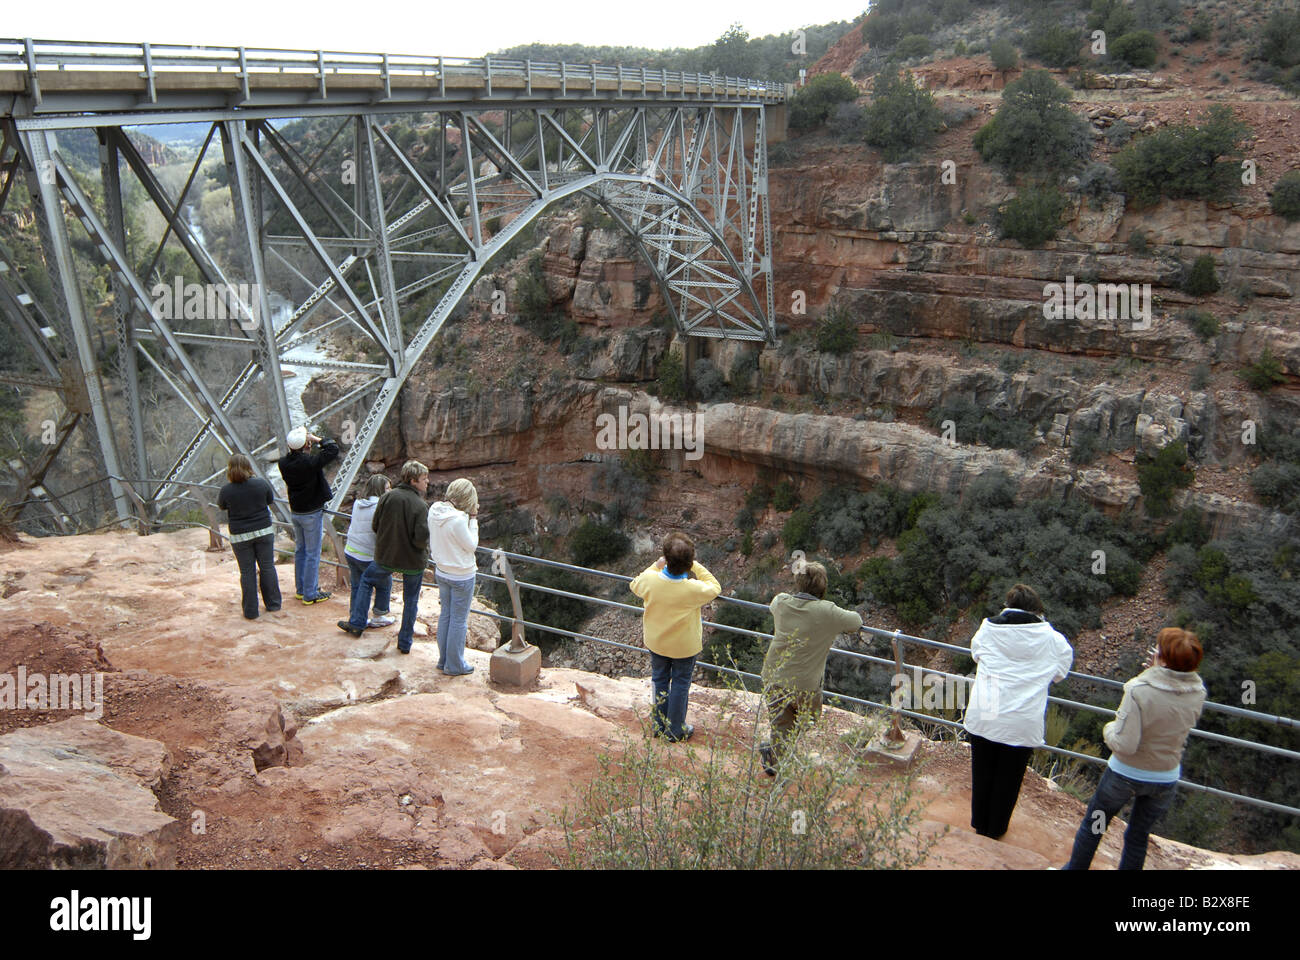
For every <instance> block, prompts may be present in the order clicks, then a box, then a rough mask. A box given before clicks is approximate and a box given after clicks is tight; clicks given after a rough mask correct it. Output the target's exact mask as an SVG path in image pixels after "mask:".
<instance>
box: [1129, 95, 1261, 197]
mask: <svg viewBox="0 0 1300 960" xmlns="http://www.w3.org/2000/svg"><path fill="white" fill-rule="evenodd" d="M1250 133H1251V130H1250V127H1249V126H1247V125H1246V124H1245V123H1243V122H1242V121H1241V120H1238V119H1237V115H1236V114H1235V113H1233V111H1232V108H1231V107H1228V106H1224V105H1219V106H1216V107H1212V108H1210V110H1208V111H1207V112H1206V113H1205V114H1204V115H1203V116H1202V117H1201V119H1200V123H1199V124H1172V125H1170V126H1167V127H1165V128H1163V129H1161V130H1157V131H1155V132H1154V133H1151V134H1148V135H1147V136H1145V137H1141V138H1139V139H1137V140H1134V141H1133V142H1132V143H1130V144H1129V145H1128V146H1127V147H1125V148H1124V149H1123V150H1121V151H1120V152H1119V153H1118V154H1116V156H1115V161H1114V165H1115V169H1116V170H1117V171H1119V177H1120V184H1121V186H1122V187H1123V192H1124V194H1125V195H1126V196H1127V197H1128V200H1129V203H1130V204H1132V205H1133V206H1135V207H1149V206H1153V205H1155V204H1156V203H1159V202H1160V198H1161V197H1169V198H1171V199H1181V198H1185V197H1186V198H1192V199H1199V200H1217V199H1223V198H1225V197H1227V196H1229V195H1230V194H1231V193H1232V192H1233V191H1234V190H1235V188H1236V186H1237V185H1238V184H1239V183H1240V171H1241V166H1240V163H1238V162H1237V160H1239V157H1238V150H1239V146H1240V144H1241V142H1242V141H1243V140H1244V139H1245V138H1246V137H1248V136H1250Z"/></svg>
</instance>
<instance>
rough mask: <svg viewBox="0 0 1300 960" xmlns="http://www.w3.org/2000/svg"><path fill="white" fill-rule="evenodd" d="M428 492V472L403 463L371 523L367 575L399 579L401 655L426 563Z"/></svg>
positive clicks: (410, 636) (411, 638)
mask: <svg viewBox="0 0 1300 960" xmlns="http://www.w3.org/2000/svg"><path fill="white" fill-rule="evenodd" d="M428 489H429V468H428V467H426V466H425V465H424V464H422V463H421V462H420V461H419V460H408V461H406V463H404V464H402V474H401V482H400V483H398V485H397V486H395V487H393V489H392V490H389V491H388V492H387V493H386V494H384V495H383V496H382V497H380V498H379V503H377V504H376V505H375V512H374V516H373V518H372V519H371V525H372V526H373V527H374V528H375V566H372V567H368V568H367V571H369V570H372V569H373V570H379V569H383V570H387V571H388V572H389V573H400V574H401V575H402V626H401V629H400V630H399V631H398V633H397V649H398V651H399V652H400V653H410V652H411V644H412V643H414V642H415V614H416V611H417V610H418V609H419V606H420V585H421V584H422V583H423V582H424V568H425V566H426V565H427V564H428V562H429V505H428V504H427V503H425V502H424V495H425V492H426V491H427V490H428ZM366 579H368V578H366ZM366 579H363V581H362V584H363V586H364V585H365V583H366ZM366 602H367V603H369V598H367V601H366ZM339 626H340V627H343V624H342V623H340V624H339ZM345 629H346V628H345Z"/></svg>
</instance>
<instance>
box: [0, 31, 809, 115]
mask: <svg viewBox="0 0 1300 960" xmlns="http://www.w3.org/2000/svg"><path fill="white" fill-rule="evenodd" d="M788 93H789V86H788V85H787V84H783V83H770V82H766V81H757V80H749V79H744V78H738V77H720V76H713V75H709V74H700V73H691V72H686V71H678V70H647V69H643V68H639V67H637V68H628V67H622V66H609V65H604V64H592V63H574V64H570V63H556V62H540V61H529V60H505V59H495V58H491V57H487V58H482V59H464V58H454V57H419V56H408V55H390V54H383V53H378V54H372V53H333V52H327V51H322V50H262V49H259V50H254V49H249V48H244V47H201V48H200V47H179V46H162V45H152V44H139V45H128V44H94V43H86V42H65V41H32V40H12V39H0V95H4V94H10V95H13V96H14V97H15V99H14V100H12V101H10V103H9V104H7V105H0V109H3V111H4V112H5V113H10V112H12V113H13V114H14V115H19V116H21V115H22V114H29V115H37V116H39V115H42V114H46V115H48V114H67V113H81V112H101V111H102V112H121V111H132V112H135V111H146V112H148V111H152V110H159V111H163V110H187V109H189V110H212V109H241V110H243V109H258V110H268V109H270V110H274V109H276V108H284V109H291V108H301V107H304V106H308V107H321V106H334V105H340V106H348V107H356V106H370V105H373V106H378V107H388V108H392V107H393V106H394V105H406V106H408V107H409V108H411V109H418V108H437V107H439V106H443V105H448V106H450V105H456V104H464V103H474V104H477V105H481V104H482V103H484V102H485V101H487V102H494V101H500V102H502V103H503V105H504V104H508V103H518V102H520V101H526V102H537V103H549V102H555V101H557V100H581V101H587V102H591V101H601V102H629V103H645V102H647V101H661V102H666V103H681V102H686V101H700V102H706V103H744V104H754V105H757V104H777V103H782V102H784V100H785V99H786V96H787V94H788ZM20 101H21V102H20ZM175 119H180V118H175Z"/></svg>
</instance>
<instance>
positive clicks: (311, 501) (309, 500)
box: [280, 427, 339, 603]
mask: <svg viewBox="0 0 1300 960" xmlns="http://www.w3.org/2000/svg"><path fill="white" fill-rule="evenodd" d="M285 440H286V442H287V443H288V445H289V453H288V454H287V455H286V456H285V457H284V458H283V459H282V460H281V461H280V476H282V477H284V485H285V487H287V488H288V491H289V510H290V511H292V512H291V513H290V519H291V520H292V521H293V539H294V541H295V542H296V546H295V548H294V552H293V585H294V591H295V592H296V593H297V595H298V599H300V600H301V601H302V602H303V603H320V601H322V600H328V599H329V598H330V595H329V594H328V593H326V592H325V591H324V590H322V589H321V588H320V542H321V537H322V536H323V534H324V532H325V525H324V521H325V512H324V507H325V504H327V503H329V500H330V497H332V496H334V491H332V490H331V489H330V485H329V481H327V480H326V479H325V467H326V466H327V465H329V464H331V463H333V462H334V461H335V460H337V459H338V458H339V445H338V444H337V443H335V442H334V441H333V440H322V439H321V438H320V437H318V436H316V435H315V434H313V433H309V432H308V431H307V428H306V427H295V428H294V429H293V430H290V431H289V436H288V437H286V438H285ZM313 447H315V448H316V449H315V450H313Z"/></svg>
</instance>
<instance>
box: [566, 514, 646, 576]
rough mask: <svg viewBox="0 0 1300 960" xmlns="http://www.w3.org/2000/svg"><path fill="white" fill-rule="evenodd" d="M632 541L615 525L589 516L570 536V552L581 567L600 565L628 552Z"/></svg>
mask: <svg viewBox="0 0 1300 960" xmlns="http://www.w3.org/2000/svg"><path fill="white" fill-rule="evenodd" d="M630 546H631V541H629V540H628V538H627V537H626V536H625V535H624V534H623V533H622V532H621V531H619V530H617V529H615V528H614V527H610V526H606V525H605V524H603V523H597V522H596V521H595V520H592V519H591V518H590V517H588V518H587V519H586V520H584V521H583V522H582V523H581V525H579V527H578V529H576V530H574V531H573V535H572V536H571V537H570V538H569V552H570V553H571V554H572V555H573V562H574V563H576V564H577V565H578V566H580V567H599V566H601V565H603V564H606V563H610V562H612V561H614V560H617V559H619V557H622V556H623V555H624V554H626V553H627V551H628V548H629V547H630Z"/></svg>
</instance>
